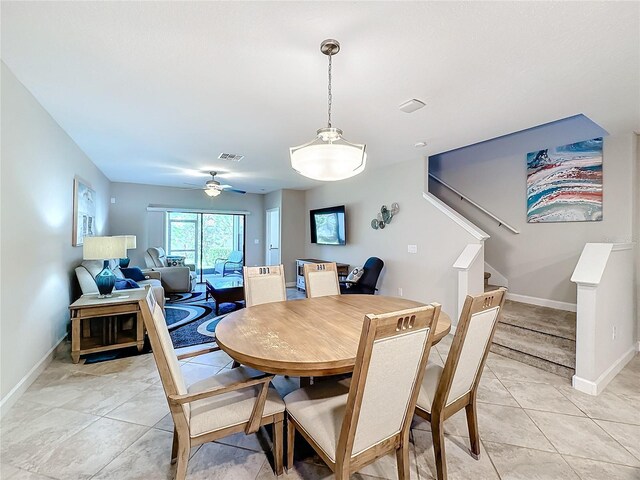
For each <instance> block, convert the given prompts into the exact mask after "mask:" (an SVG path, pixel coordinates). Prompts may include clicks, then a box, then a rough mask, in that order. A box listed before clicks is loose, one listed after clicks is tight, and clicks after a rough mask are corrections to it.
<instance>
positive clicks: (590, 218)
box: [527, 138, 602, 223]
mask: <svg viewBox="0 0 640 480" xmlns="http://www.w3.org/2000/svg"><path fill="white" fill-rule="evenodd" d="M600 220H602V138H594V139H591V140H585V141H583V142H577V143H571V144H569V145H562V146H560V147H554V148H547V149H544V150H539V151H537V152H531V153H528V154H527V222H528V223H542V222H597V221H600Z"/></svg>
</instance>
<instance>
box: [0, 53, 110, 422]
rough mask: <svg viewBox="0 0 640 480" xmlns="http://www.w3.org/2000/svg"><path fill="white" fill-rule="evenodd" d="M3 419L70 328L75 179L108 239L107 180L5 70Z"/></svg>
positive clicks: (77, 256)
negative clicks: (87, 190)
mask: <svg viewBox="0 0 640 480" xmlns="http://www.w3.org/2000/svg"><path fill="white" fill-rule="evenodd" d="M1 75H2V82H1V83H2V92H1V99H2V100H1V103H2V105H1V116H2V147H1V158H2V162H1V174H0V176H1V185H2V186H1V189H0V190H1V204H2V206H1V211H0V215H1V228H2V237H1V238H2V240H1V246H0V252H1V253H0V264H1V275H0V305H1V307H0V352H1V353H0V361H1V365H2V366H1V371H0V377H1V379H0V397H1V398H2V400H1V401H0V402H1V403H0V405H1V410H0V413H1V414H4V413H5V412H6V411H7V410H8V408H9V407H10V406H11V405H12V403H13V402H14V401H15V400H16V399H17V398H18V397H19V396H20V394H21V393H22V392H23V391H24V390H26V388H27V387H28V386H29V385H30V384H31V382H33V380H35V378H36V377H37V375H38V374H39V373H40V372H41V371H42V370H43V369H44V368H45V367H46V366H47V364H48V361H49V360H50V356H51V354H52V352H53V349H54V348H55V346H56V345H57V344H58V343H59V342H60V340H62V339H63V338H64V336H65V335H66V332H67V324H68V323H69V310H68V307H69V304H70V303H71V302H72V301H73V300H74V293H73V292H74V290H75V288H76V278H75V272H74V268H75V267H76V266H77V265H78V264H79V263H80V262H81V261H82V247H72V246H71V239H72V224H73V218H72V217H73V179H74V176H76V175H77V176H79V177H81V178H82V179H84V180H85V181H87V182H88V183H90V184H91V186H92V187H93V189H94V190H95V191H96V195H97V197H96V205H97V212H96V220H97V225H96V226H97V233H98V234H99V235H100V234H105V233H107V232H108V228H107V226H108V206H109V203H108V202H109V188H110V184H109V180H108V179H107V178H106V177H105V176H104V175H103V174H102V173H101V172H100V170H98V168H97V167H96V166H95V165H94V164H93V163H92V162H91V160H90V159H89V158H88V157H87V156H86V155H85V154H84V152H82V150H80V148H79V147H78V146H77V145H76V144H75V143H74V142H73V140H71V138H70V137H69V136H68V135H67V134H66V132H65V131H64V130H62V128H60V126H59V125H58V124H57V123H56V122H55V121H54V120H53V118H51V116H50V115H49V114H48V113H47V112H46V111H45V110H44V109H43V108H42V106H41V105H40V104H39V103H38V101H37V100H36V99H35V98H34V97H33V96H32V95H31V93H30V92H29V91H28V90H27V89H26V88H24V86H23V85H22V84H21V83H20V81H19V80H18V79H17V78H16V77H15V76H14V75H13V73H12V72H11V71H10V70H9V68H8V67H7V66H6V65H5V64H4V63H2V70H1Z"/></svg>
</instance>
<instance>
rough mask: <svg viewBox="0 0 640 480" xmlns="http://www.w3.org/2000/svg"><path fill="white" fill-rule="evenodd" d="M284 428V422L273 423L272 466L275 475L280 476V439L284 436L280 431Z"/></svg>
mask: <svg viewBox="0 0 640 480" xmlns="http://www.w3.org/2000/svg"><path fill="white" fill-rule="evenodd" d="M283 427H284V421H283V420H278V421H276V422H274V423H273V465H274V467H275V470H276V475H277V476H280V475H282V471H283V468H282V460H283V459H282V437H283V435H284V433H283V431H282V429H283Z"/></svg>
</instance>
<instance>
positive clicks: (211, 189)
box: [187, 172, 247, 197]
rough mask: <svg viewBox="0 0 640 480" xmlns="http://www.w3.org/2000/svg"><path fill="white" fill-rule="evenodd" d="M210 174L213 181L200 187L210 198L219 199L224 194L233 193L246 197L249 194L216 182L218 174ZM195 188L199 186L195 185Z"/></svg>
mask: <svg viewBox="0 0 640 480" xmlns="http://www.w3.org/2000/svg"><path fill="white" fill-rule="evenodd" d="M209 174H210V175H211V180H207V182H206V183H205V184H204V187H199V188H198V189H199V190H204V193H206V194H207V195H209V196H210V197H217V196H218V195H220V194H221V193H222V192H233V193H239V194H241V195H244V194H245V193H247V192H245V191H244V190H238V189H237V188H233V187H232V186H231V185H221V184H220V182H219V181H217V180H216V175H217V174H218V172H209ZM187 185H191V184H190V183H188V184H187ZM194 186H197V185H194Z"/></svg>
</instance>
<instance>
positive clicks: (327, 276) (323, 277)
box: [309, 270, 340, 297]
mask: <svg viewBox="0 0 640 480" xmlns="http://www.w3.org/2000/svg"><path fill="white" fill-rule="evenodd" d="M309 283H312V284H313V285H312V287H309V288H311V289H312V291H313V294H312V296H313V297H324V296H326V295H340V284H339V283H338V276H337V275H336V272H334V271H332V270H319V271H313V270H312V271H310V272H309Z"/></svg>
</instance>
